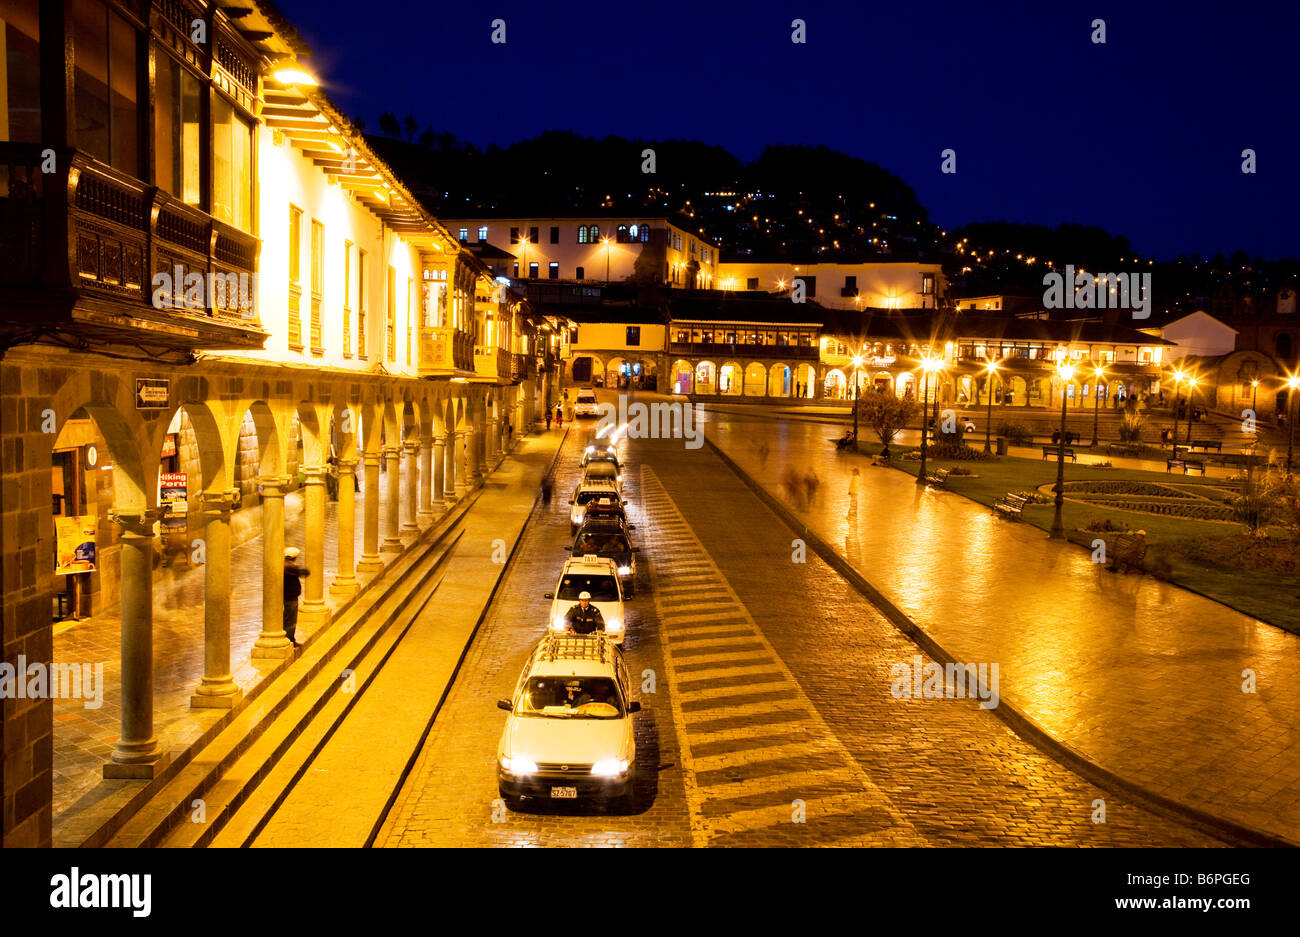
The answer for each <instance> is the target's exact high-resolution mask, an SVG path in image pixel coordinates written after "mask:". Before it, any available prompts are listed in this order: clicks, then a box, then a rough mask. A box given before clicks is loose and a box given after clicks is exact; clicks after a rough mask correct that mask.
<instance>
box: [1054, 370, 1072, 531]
mask: <svg viewBox="0 0 1300 937" xmlns="http://www.w3.org/2000/svg"><path fill="white" fill-rule="evenodd" d="M1056 373H1057V374H1058V375H1060V378H1061V442H1060V445H1058V446H1057V447H1056V513H1055V515H1053V517H1052V529H1051V532H1050V533H1049V534H1048V537H1050V538H1051V539H1053V540H1062V539H1064V538H1065V523H1064V522H1063V521H1062V519H1061V507H1062V506H1063V505H1064V504H1065V401H1066V399H1067V398H1066V388H1067V387H1068V386H1069V384H1070V381H1071V380H1073V379H1074V365H1072V364H1066V363H1065V362H1064V361H1062V362H1061V363H1060V364H1058V365H1057V366H1056Z"/></svg>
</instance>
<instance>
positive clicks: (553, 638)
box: [537, 631, 606, 664]
mask: <svg viewBox="0 0 1300 937" xmlns="http://www.w3.org/2000/svg"><path fill="white" fill-rule="evenodd" d="M605 655H606V649H605V635H604V634H603V633H602V632H599V631H597V632H594V633H592V634H548V635H547V636H546V639H545V640H544V641H542V643H541V645H540V646H539V647H538V648H537V656H538V659H539V660H546V661H557V660H594V661H599V662H600V663H602V664H603V663H605Z"/></svg>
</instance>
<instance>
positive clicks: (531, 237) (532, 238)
mask: <svg viewBox="0 0 1300 937" xmlns="http://www.w3.org/2000/svg"><path fill="white" fill-rule="evenodd" d="M528 241H529V243H531V244H540V243H542V239H541V238H540V237H538V236H537V229H536V228H529V229H528Z"/></svg>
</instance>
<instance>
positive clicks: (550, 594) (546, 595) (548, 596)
mask: <svg viewBox="0 0 1300 937" xmlns="http://www.w3.org/2000/svg"><path fill="white" fill-rule="evenodd" d="M542 598H544V599H553V598H555V593H554V592H543V593H542Z"/></svg>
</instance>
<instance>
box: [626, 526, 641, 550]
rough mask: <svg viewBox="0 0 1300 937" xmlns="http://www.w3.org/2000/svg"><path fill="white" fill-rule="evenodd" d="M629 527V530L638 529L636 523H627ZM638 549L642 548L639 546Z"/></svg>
mask: <svg viewBox="0 0 1300 937" xmlns="http://www.w3.org/2000/svg"><path fill="white" fill-rule="evenodd" d="M627 529H628V530H636V524H628V525H627ZM637 549H640V548H639V547H638V548H637Z"/></svg>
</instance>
